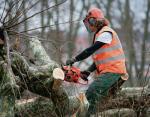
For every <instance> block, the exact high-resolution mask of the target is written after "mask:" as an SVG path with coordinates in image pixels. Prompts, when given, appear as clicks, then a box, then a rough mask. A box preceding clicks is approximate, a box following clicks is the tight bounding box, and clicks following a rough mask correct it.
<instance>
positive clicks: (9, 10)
mask: <svg viewBox="0 0 150 117" xmlns="http://www.w3.org/2000/svg"><path fill="white" fill-rule="evenodd" d="M19 1H20V0H17V1H16V2H15V3H14V4H12V6H11V7H10V8H9V9H8V11H7V13H6V15H5V17H4V19H3V24H4V23H5V20H6V18H7V16H8V14H9V13H10V12H11V10H12V8H13V7H14V6H15V5H16V4H17V3H18V2H19Z"/></svg>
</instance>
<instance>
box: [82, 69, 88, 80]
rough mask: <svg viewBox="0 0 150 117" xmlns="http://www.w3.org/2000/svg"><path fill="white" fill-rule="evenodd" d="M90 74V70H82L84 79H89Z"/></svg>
mask: <svg viewBox="0 0 150 117" xmlns="http://www.w3.org/2000/svg"><path fill="white" fill-rule="evenodd" d="M89 75H90V72H89V71H81V78H82V79H83V80H84V81H88V76H89Z"/></svg>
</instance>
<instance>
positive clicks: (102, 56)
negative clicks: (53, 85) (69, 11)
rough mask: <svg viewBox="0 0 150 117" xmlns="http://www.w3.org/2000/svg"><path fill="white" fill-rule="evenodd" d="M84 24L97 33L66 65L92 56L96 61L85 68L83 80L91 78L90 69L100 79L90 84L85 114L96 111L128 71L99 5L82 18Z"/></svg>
mask: <svg viewBox="0 0 150 117" xmlns="http://www.w3.org/2000/svg"><path fill="white" fill-rule="evenodd" d="M83 22H84V25H85V27H86V28H87V30H88V31H89V32H94V37H93V43H92V46H91V47H89V48H87V49H85V50H84V51H83V52H81V53H80V54H79V55H78V56H76V57H75V58H72V59H70V60H67V61H66V64H67V65H70V64H73V63H75V62H78V61H81V60H83V59H86V58H87V57H89V56H90V55H93V56H92V58H93V61H94V62H93V64H92V65H91V66H90V67H89V68H88V69H87V70H86V71H82V72H81V74H82V76H81V77H82V79H84V80H88V79H87V77H88V76H89V75H90V73H91V72H93V71H95V70H96V73H97V78H96V80H95V81H94V82H93V83H92V84H91V85H90V86H89V88H88V90H87V92H86V97H87V99H88V101H89V104H90V106H89V109H88V113H87V115H86V117H88V116H90V115H91V114H95V113H96V104H97V102H100V101H101V100H102V98H104V97H105V96H108V95H109V94H110V91H111V93H113V94H114V89H117V87H118V84H119V86H121V85H122V83H123V82H124V80H127V78H126V79H125V77H123V76H125V75H126V74H127V72H126V67H125V56H124V52H123V49H122V46H121V43H120V40H119V38H118V36H117V33H116V32H115V31H114V30H113V29H111V28H110V27H109V26H108V25H109V22H108V20H107V19H106V18H105V17H104V15H103V12H102V11H101V10H100V9H98V8H92V9H90V10H89V11H88V13H87V15H86V17H85V19H84V20H83Z"/></svg>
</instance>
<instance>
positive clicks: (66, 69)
mask: <svg viewBox="0 0 150 117" xmlns="http://www.w3.org/2000/svg"><path fill="white" fill-rule="evenodd" d="M53 77H54V78H55V79H61V80H63V81H67V82H73V83H78V84H82V85H86V84H88V81H84V80H83V79H82V78H81V72H80V69H79V68H77V67H74V66H62V68H55V69H54V70H53ZM85 82H86V83H85Z"/></svg>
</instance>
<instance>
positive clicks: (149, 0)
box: [139, 0, 150, 80]
mask: <svg viewBox="0 0 150 117" xmlns="http://www.w3.org/2000/svg"><path fill="white" fill-rule="evenodd" d="M149 14H150V0H147V11H146V18H145V20H144V36H143V41H142V42H143V43H142V48H141V64H140V75H139V78H140V79H141V80H142V79H143V78H144V72H145V65H146V63H145V61H146V51H148V50H146V42H147V40H148V38H149V37H148V36H149V33H148V32H149V22H150V21H149V19H150V16H149Z"/></svg>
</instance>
